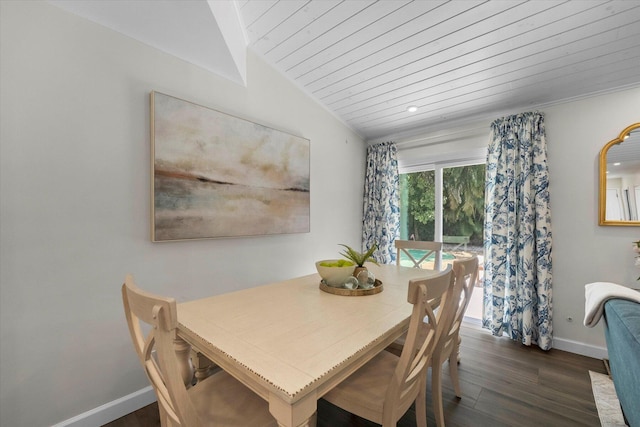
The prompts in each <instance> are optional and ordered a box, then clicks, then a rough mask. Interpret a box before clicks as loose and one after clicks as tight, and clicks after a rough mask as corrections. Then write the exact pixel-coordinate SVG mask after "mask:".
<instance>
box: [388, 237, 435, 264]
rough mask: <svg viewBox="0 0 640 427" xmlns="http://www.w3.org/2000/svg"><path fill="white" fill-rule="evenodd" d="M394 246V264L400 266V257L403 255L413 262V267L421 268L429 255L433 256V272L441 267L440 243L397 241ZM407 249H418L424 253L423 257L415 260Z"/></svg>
mask: <svg viewBox="0 0 640 427" xmlns="http://www.w3.org/2000/svg"><path fill="white" fill-rule="evenodd" d="M395 246H396V264H397V265H400V256H401V255H402V254H403V253H404V254H405V255H406V256H407V257H408V258H409V260H411V262H413V267H416V268H421V267H420V265H421V264H422V263H423V262H424V260H426V259H427V258H428V257H429V256H430V255H432V254H433V256H434V267H433V269H434V270H440V266H441V258H442V242H423V241H417V240H397V239H396V241H395ZM409 249H418V250H421V251H426V253H425V255H424V256H422V257H420V258H417V259H416V257H414V256H413V255H412V254H411V252H409Z"/></svg>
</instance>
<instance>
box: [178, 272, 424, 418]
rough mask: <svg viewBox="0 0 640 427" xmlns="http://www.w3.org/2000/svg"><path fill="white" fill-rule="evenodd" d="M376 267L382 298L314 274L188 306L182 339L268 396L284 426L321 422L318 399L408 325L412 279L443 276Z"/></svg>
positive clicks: (183, 306)
mask: <svg viewBox="0 0 640 427" xmlns="http://www.w3.org/2000/svg"><path fill="white" fill-rule="evenodd" d="M368 268H369V269H370V270H371V271H372V272H373V273H374V274H375V275H376V278H377V279H379V280H381V281H382V285H383V291H382V292H380V293H377V294H375V295H366V296H342V295H335V294H331V293H327V292H324V291H322V290H321V289H319V284H320V276H319V275H317V274H311V275H308V276H303V277H298V278H295V279H291V280H285V281H282V282H277V283H272V284H269V285H264V286H259V287H254V288H250V289H245V290H240V291H236V292H232V293H227V294H222V295H216V296H212V297H208V298H203V299H199V300H195V301H190V302H184V303H180V304H178V322H179V324H178V339H177V343H176V344H177V345H183V346H185V345H190V346H193V347H194V348H195V349H197V351H198V352H201V353H202V354H203V355H204V356H206V357H207V358H208V359H209V360H211V361H212V362H213V363H215V364H216V365H218V366H220V367H221V368H222V369H224V370H225V371H227V372H228V373H230V374H231V375H233V376H234V377H236V378H237V379H238V380H240V381H241V382H242V383H244V384H245V385H246V386H248V387H249V388H250V389H252V390H253V391H254V392H256V393H257V394H258V395H260V396H261V397H262V398H263V399H265V400H267V401H268V402H269V410H270V412H271V414H272V415H273V416H274V417H275V418H276V420H277V421H278V424H279V425H280V426H284V427H298V426H314V425H315V421H316V417H315V413H316V408H317V400H318V399H319V398H321V397H322V396H323V395H324V394H325V393H326V392H327V391H329V390H331V389H332V388H333V387H334V386H335V385H336V384H339V383H340V382H341V381H343V380H344V379H345V378H346V377H347V376H349V375H350V374H351V373H352V372H354V371H355V370H356V369H358V368H359V367H360V366H362V365H363V364H365V363H366V362H367V361H369V360H371V358H373V357H374V356H375V355H376V354H378V353H379V352H380V351H383V350H384V348H385V347H387V346H388V345H389V344H390V343H392V342H393V341H394V340H396V339H397V338H398V337H400V336H401V335H402V334H403V333H404V331H406V330H407V328H408V325H409V316H410V314H411V308H412V306H411V304H409V303H408V302H407V285H408V282H409V280H411V279H417V278H424V277H429V276H432V275H434V274H436V272H435V271H433V270H422V269H417V268H408V267H401V266H396V265H380V266H376V265H373V264H370V265H368ZM180 340H184V342H181V341H180Z"/></svg>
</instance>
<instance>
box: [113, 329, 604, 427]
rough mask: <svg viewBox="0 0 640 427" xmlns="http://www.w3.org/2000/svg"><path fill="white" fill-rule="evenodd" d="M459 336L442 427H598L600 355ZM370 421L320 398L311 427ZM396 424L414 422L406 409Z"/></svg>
mask: <svg viewBox="0 0 640 427" xmlns="http://www.w3.org/2000/svg"><path fill="white" fill-rule="evenodd" d="M461 334H462V348H461V357H462V361H461V363H460V365H459V374H460V381H461V387H462V393H463V397H462V399H458V398H456V397H455V395H454V394H453V387H452V386H451V381H450V378H449V370H448V366H447V364H446V363H445V365H444V367H443V372H444V375H443V382H444V390H443V400H444V412H445V420H446V423H447V426H448V427H457V426H471V427H476V426H479V427H483V426H491V427H497V426H518V427H526V426H532V427H533V426H536V427H537V426H546V427H551V426H562V427H568V426H600V421H599V418H598V412H597V410H596V406H595V403H594V401H593V393H592V391H591V381H590V378H589V371H590V370H591V371H596V372H600V373H606V369H605V365H604V363H603V361H602V360H597V359H592V358H589V357H584V356H579V355H576V354H573V353H567V352H564V351H560V350H553V349H552V350H550V351H548V352H544V351H542V350H540V349H538V347H525V346H523V345H520V344H518V343H515V342H513V341H511V340H509V339H507V338H496V337H493V336H491V335H490V334H489V333H488V332H487V331H486V330H482V329H480V328H479V327H477V326H474V325H465V326H463V328H462V331H461ZM429 387H430V377H429ZM427 400H428V401H427V404H428V407H427V412H428V423H429V425H431V426H435V421H434V419H433V413H432V410H431V397H430V395H429V397H428V399H427ZM159 425H160V422H159V419H158V407H157V405H156V404H155V403H154V404H152V405H149V406H147V407H144V408H142V409H140V410H138V411H136V412H134V413H131V414H129V415H127V416H125V417H122V418H120V419H118V420H115V421H113V422H111V423H109V424H106V426H107V427H151V426H159ZM376 425H377V424H374V423H371V422H369V421H366V420H363V419H360V418H358V417H355V416H352V415H351V414H349V413H347V412H345V411H343V410H341V409H339V408H337V407H335V406H333V405H331V404H329V403H327V402H325V401H323V400H320V401H319V402H318V427H341V426H344V427H352V426H353V427H356V426H357V427H371V426H376ZM398 426H399V427H408V426H415V413H414V411H413V409H411V410H409V411H408V412H407V413H406V414H405V415H404V417H403V418H402V419H401V420H400V422H399V423H398ZM248 427H250V426H248Z"/></svg>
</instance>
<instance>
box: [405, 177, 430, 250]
mask: <svg viewBox="0 0 640 427" xmlns="http://www.w3.org/2000/svg"><path fill="white" fill-rule="evenodd" d="M434 224H435V173H434V171H432V170H431V171H423V172H415V173H407V174H400V239H402V240H433V233H434Z"/></svg>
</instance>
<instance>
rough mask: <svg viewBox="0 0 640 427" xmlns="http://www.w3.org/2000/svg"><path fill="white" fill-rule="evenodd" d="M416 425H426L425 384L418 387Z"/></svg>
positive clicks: (420, 426) (423, 426)
mask: <svg viewBox="0 0 640 427" xmlns="http://www.w3.org/2000/svg"><path fill="white" fill-rule="evenodd" d="M416 427H427V385H426V384H424V386H423V387H420V391H419V392H418V396H417V397H416Z"/></svg>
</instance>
